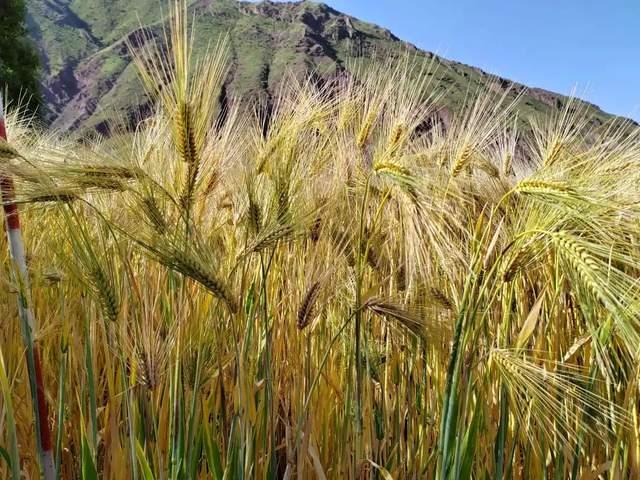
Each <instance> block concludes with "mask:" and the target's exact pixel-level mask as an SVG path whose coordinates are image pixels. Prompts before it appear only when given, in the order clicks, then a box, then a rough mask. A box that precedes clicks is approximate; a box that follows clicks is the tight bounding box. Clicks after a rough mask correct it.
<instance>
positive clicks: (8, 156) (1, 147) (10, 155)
mask: <svg viewBox="0 0 640 480" xmlns="http://www.w3.org/2000/svg"><path fill="white" fill-rule="evenodd" d="M19 157H20V154H19V153H18V151H17V150H16V149H15V148H14V147H13V146H11V144H9V142H7V141H6V140H5V139H4V138H0V162H7V161H9V160H13V159H14V158H19Z"/></svg>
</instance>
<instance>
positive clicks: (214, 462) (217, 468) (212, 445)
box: [204, 426, 224, 480]
mask: <svg viewBox="0 0 640 480" xmlns="http://www.w3.org/2000/svg"><path fill="white" fill-rule="evenodd" d="M204 448H205V455H206V456H207V465H209V470H210V471H211V473H213V478H215V480H222V479H223V478H224V471H223V470H222V459H221V456H220V449H219V448H218V444H217V443H216V442H215V440H214V439H213V436H212V435H211V432H209V427H208V426H205V441H204Z"/></svg>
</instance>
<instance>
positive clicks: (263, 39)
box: [27, 0, 608, 129]
mask: <svg viewBox="0 0 640 480" xmlns="http://www.w3.org/2000/svg"><path fill="white" fill-rule="evenodd" d="M162 3H163V4H164V5H165V6H166V4H167V0H164V1H163V2H162ZM27 5H28V8H29V14H30V17H29V27H30V29H31V32H32V34H33V37H34V39H35V40H36V42H37V44H38V47H39V50H40V54H41V57H42V61H43V65H44V66H45V75H44V78H43V92H44V97H45V100H46V102H47V107H48V109H49V119H50V120H51V122H52V123H53V126H55V127H57V128H60V129H77V128H101V126H102V125H104V122H105V121H106V120H107V119H112V118H114V117H127V116H131V112H137V111H139V110H145V109H146V108H148V99H147V98H146V97H145V94H144V91H143V90H142V88H141V86H140V83H139V81H138V79H137V74H136V71H135V68H134V67H133V65H132V63H131V58H130V55H129V52H128V51H127V49H126V48H124V43H123V42H122V39H123V38H126V37H131V36H132V35H133V36H135V35H136V32H137V31H139V29H140V28H145V29H147V31H149V32H158V33H160V32H161V26H162V25H161V22H162V21H163V20H162V14H161V8H160V7H159V5H158V2H157V0H110V1H109V2H104V0H83V1H82V2H75V1H70V0H47V1H45V2H43V1H42V0H28V1H27ZM190 7H191V9H192V10H193V12H194V14H195V16H194V18H195V19H196V20H195V31H196V38H197V39H198V40H199V41H198V42H197V43H196V53H197V52H198V50H200V51H203V50H204V49H205V47H206V45H207V44H208V43H210V42H211V41H215V40H216V39H217V38H219V37H220V36H222V35H228V37H229V39H230V43H231V54H232V55H231V56H232V68H231V75H230V77H229V79H228V82H227V85H226V91H227V94H228V95H231V96H235V97H243V98H261V99H262V100H263V101H270V98H271V97H272V95H273V92H275V91H277V90H278V86H279V84H280V82H281V81H282V80H283V78H285V76H286V75H287V73H288V72H293V73H294V74H297V75H308V74H309V73H313V75H315V76H318V77H326V78H330V77H332V76H335V75H337V74H341V73H342V72H343V71H345V70H348V69H349V68H350V65H353V64H355V63H358V62H361V61H367V62H369V61H384V60H380V59H387V60H388V59H389V58H397V57H398V55H401V54H402V52H406V51H407V49H411V50H413V51H414V52H415V55H416V56H417V57H418V58H420V57H422V58H424V59H425V60H427V59H430V60H433V61H434V62H435V63H436V67H437V69H436V72H435V73H434V78H433V82H432V85H433V86H434V88H435V89H436V90H437V91H438V93H442V95H441V102H442V105H440V106H441V107H442V111H446V112H452V113H455V112H457V111H459V110H460V109H461V108H462V107H463V105H464V103H465V102H466V101H467V99H468V95H469V93H470V92H476V91H479V90H480V88H481V87H482V85H486V83H487V82H488V81H489V80H490V75H489V74H487V73H485V72H483V71H482V70H480V69H477V68H475V67H471V66H468V65H464V64H461V63H457V62H453V61H450V60H447V59H444V58H441V57H437V56H435V55H434V54H433V53H431V52H427V51H421V50H418V49H417V48H416V47H414V46H413V45H411V44H409V43H407V42H404V41H401V40H400V39H399V38H398V37H396V36H395V35H393V33H391V32H390V31H389V30H387V29H385V28H382V27H379V26H377V25H374V24H371V23H367V22H364V21H361V20H359V19H357V18H355V17H352V16H350V15H347V14H344V13H342V12H339V11H337V10H335V9H334V8H332V7H330V6H328V5H326V4H324V3H319V2H313V1H309V0H304V1H296V2H273V1H270V0H263V1H261V2H258V3H251V2H247V1H237V0H191V1H190ZM165 10H166V8H165ZM134 12H135V13H134ZM139 19H141V20H142V21H143V22H144V25H143V26H141V25H140V23H139ZM497 85H498V87H499V88H501V89H503V90H510V91H511V92H510V95H511V96H512V97H513V98H514V99H515V97H516V95H521V101H520V107H519V110H520V112H521V117H524V118H526V117H530V116H534V115H539V114H545V113H549V112H552V111H555V110H557V109H558V108H559V106H560V105H562V104H563V102H564V97H563V96H561V95H558V94H556V93H553V92H548V91H545V90H541V89H532V90H529V91H528V93H527V89H526V87H525V86H523V85H519V84H516V83H513V82H511V81H509V80H507V79H499V82H498V84H497ZM589 108H590V109H591V112H592V113H593V115H594V117H595V118H596V121H599V122H602V121H604V120H605V119H606V118H607V117H608V115H607V114H605V113H604V112H602V111H601V110H599V109H598V108H597V107H595V106H590V107H589Z"/></svg>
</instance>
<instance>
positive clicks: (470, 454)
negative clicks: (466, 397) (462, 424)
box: [456, 402, 482, 479]
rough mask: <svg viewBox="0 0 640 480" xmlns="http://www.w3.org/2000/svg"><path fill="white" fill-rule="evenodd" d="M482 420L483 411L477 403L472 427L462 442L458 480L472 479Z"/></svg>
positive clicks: (470, 426)
mask: <svg viewBox="0 0 640 480" xmlns="http://www.w3.org/2000/svg"><path fill="white" fill-rule="evenodd" d="M481 420H482V409H481V408H480V402H477V403H476V408H475V411H474V412H473V419H472V420H471V425H469V428H468V429H467V432H466V433H465V435H464V440H463V441H462V453H461V455H460V470H459V471H458V474H457V475H456V478H458V479H468V478H471V468H472V467H473V459H474V457H475V453H476V444H477V443H478V442H477V439H478V432H479V431H480V423H481Z"/></svg>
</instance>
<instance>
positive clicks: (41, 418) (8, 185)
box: [0, 95, 56, 480]
mask: <svg viewBox="0 0 640 480" xmlns="http://www.w3.org/2000/svg"><path fill="white" fill-rule="evenodd" d="M0 138H2V139H3V140H5V141H6V140H7V130H6V126H5V122H4V105H3V103H2V95H0ZM0 191H1V193H2V206H3V209H4V214H5V225H6V228H7V239H8V241H9V255H10V256H11V260H12V261H13V263H14V265H15V268H16V277H17V278H16V281H17V283H18V287H19V294H18V314H19V315H20V320H21V323H22V333H23V337H24V341H25V344H26V347H27V364H28V366H29V377H30V378H29V383H30V385H31V394H32V398H33V403H34V405H33V410H34V415H35V426H36V434H37V443H38V451H39V453H40V462H41V466H42V473H43V476H44V479H45V480H55V477H56V469H55V464H54V462H53V443H52V441H51V429H50V428H49V412H48V408H47V400H46V397H45V395H44V384H43V381H42V367H41V364H40V354H39V351H38V347H37V345H36V343H35V341H34V334H35V332H36V324H35V317H34V315H33V309H32V308H31V288H30V286H29V272H28V270H27V259H26V255H25V251H24V242H23V241H22V230H21V229H20V216H19V215H18V206H17V205H16V203H15V193H14V184H13V179H12V178H11V177H10V176H6V175H0Z"/></svg>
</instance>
